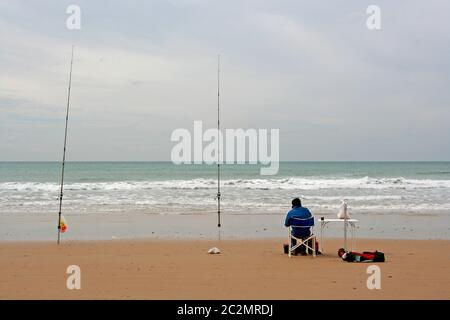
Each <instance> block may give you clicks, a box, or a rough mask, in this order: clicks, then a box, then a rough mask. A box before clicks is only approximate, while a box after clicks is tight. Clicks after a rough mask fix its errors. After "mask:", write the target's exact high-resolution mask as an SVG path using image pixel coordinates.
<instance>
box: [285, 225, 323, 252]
mask: <svg viewBox="0 0 450 320" xmlns="http://www.w3.org/2000/svg"><path fill="white" fill-rule="evenodd" d="M313 227H314V217H310V218H307V219H300V218H292V220H291V226H290V227H289V251H288V254H289V258H290V257H291V254H292V252H294V251H295V250H296V249H297V248H299V247H300V246H302V245H303V246H305V248H306V251H308V250H310V251H312V254H313V257H316V236H315V235H314V234H313V233H312V228H313ZM294 228H303V229H306V228H308V229H311V235H310V236H309V237H307V238H305V239H302V238H297V237H295V236H294V235H293V234H292V230H294ZM292 239H295V240H296V241H297V244H296V245H295V246H292ZM310 242H311V244H312V245H311V246H310V245H309V244H310Z"/></svg>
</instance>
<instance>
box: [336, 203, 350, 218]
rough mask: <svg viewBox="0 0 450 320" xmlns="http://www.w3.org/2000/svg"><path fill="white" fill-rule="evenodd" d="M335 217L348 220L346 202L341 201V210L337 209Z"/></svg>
mask: <svg viewBox="0 0 450 320" xmlns="http://www.w3.org/2000/svg"><path fill="white" fill-rule="evenodd" d="M337 217H338V218H339V219H350V215H349V214H348V208H347V202H345V201H344V200H342V203H341V208H340V209H339V212H338V214H337Z"/></svg>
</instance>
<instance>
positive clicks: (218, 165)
mask: <svg viewBox="0 0 450 320" xmlns="http://www.w3.org/2000/svg"><path fill="white" fill-rule="evenodd" d="M219 135H220V54H219V55H218V56H217V227H219V228H220V227H221V223H220V195H221V194H220V139H219Z"/></svg>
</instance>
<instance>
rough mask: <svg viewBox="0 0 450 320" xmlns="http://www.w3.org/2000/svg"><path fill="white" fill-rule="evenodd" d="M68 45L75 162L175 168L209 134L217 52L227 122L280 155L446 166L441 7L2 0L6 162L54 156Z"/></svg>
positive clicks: (448, 145)
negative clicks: (77, 12) (182, 138)
mask: <svg viewBox="0 0 450 320" xmlns="http://www.w3.org/2000/svg"><path fill="white" fill-rule="evenodd" d="M70 4H77V5H79V6H80V8H81V14H82V15H81V30H69V29H67V28H66V19H67V18H68V16H69V15H68V14H66V8H67V6H68V5H70ZM370 4H376V5H379V6H380V8H381V27H382V29H381V30H379V31H376V30H375V31H374V30H372V31H371V30H368V29H367V27H366V20H367V17H368V14H367V13H366V9H367V7H368V6H369V5H370ZM72 44H74V45H75V46H76V48H75V61H74V71H73V87H72V100H71V108H72V109H71V114H70V122H69V137H68V155H67V157H68V159H69V160H170V151H171V148H172V147H173V145H174V143H173V142H171V141H170V135H171V133H172V131H173V130H174V129H177V128H187V129H189V130H192V128H193V121H194V120H203V121H204V125H205V127H213V126H215V121H216V120H215V117H216V97H217V93H216V87H217V82H216V81H217V74H216V68H217V65H216V64H217V54H218V53H220V54H221V60H222V73H221V74H222V79H221V88H222V89H221V90H222V92H221V94H222V108H223V109H222V115H223V119H222V124H223V127H224V128H244V129H247V128H255V129H260V128H261V129H263V128H265V129H271V128H278V129H280V154H281V160H450V125H449V124H450V121H449V120H450V86H449V84H450V59H449V57H450V2H449V1H444V0H443V1H361V0H356V1H335V0H333V1H331V0H330V1H299V0H292V1H284V0H273V1H260V0H254V1H243V0H239V1H229V0H227V1H225V0H222V1H210V0H191V1H190V0H178V1H172V0H169V1H168V0H161V1H153V0H152V1H124V0H123V1H111V0H108V1H106V0H102V1H100V0H98V1H92V0H89V1H80V0H72V1H56V0H54V1H44V0H40V1H18V0H10V1H8V0H0V48H1V49H0V160H59V159H60V158H61V152H62V144H63V134H64V117H65V103H66V96H67V83H68V72H69V62H70V61H69V60H70V50H71V45H72Z"/></svg>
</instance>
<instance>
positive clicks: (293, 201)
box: [292, 198, 302, 207]
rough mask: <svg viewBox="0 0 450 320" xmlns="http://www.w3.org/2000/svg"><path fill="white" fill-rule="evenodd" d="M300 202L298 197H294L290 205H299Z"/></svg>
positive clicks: (300, 204)
mask: <svg viewBox="0 0 450 320" xmlns="http://www.w3.org/2000/svg"><path fill="white" fill-rule="evenodd" d="M301 206H302V202H301V200H300V199H299V198H295V199H293V200H292V207H301Z"/></svg>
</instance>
